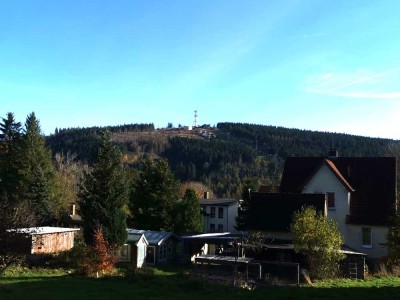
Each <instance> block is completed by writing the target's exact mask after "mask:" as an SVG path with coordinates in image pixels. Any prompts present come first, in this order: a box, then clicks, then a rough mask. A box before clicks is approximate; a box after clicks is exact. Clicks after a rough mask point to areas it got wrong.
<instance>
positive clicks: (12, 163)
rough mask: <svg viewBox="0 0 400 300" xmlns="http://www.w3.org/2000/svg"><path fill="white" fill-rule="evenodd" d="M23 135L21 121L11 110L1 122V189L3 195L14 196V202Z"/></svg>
mask: <svg viewBox="0 0 400 300" xmlns="http://www.w3.org/2000/svg"><path fill="white" fill-rule="evenodd" d="M21 137H22V128H21V123H20V122H16V121H15V119H14V114H13V113H11V112H9V113H8V114H7V118H2V123H0V191H1V194H2V195H3V197H7V198H13V202H15V201H16V199H17V198H18V195H17V186H18V182H19V175H18V170H19V167H20V165H19V164H20V160H19V155H20V147H21Z"/></svg>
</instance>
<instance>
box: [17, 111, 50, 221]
mask: <svg viewBox="0 0 400 300" xmlns="http://www.w3.org/2000/svg"><path fill="white" fill-rule="evenodd" d="M19 174H20V176H21V185H20V187H19V188H20V190H21V192H22V195H23V197H24V198H25V199H26V200H27V201H28V202H29V203H30V207H31V209H32V212H33V213H34V214H36V216H37V217H38V222H39V224H38V225H40V224H46V223H48V222H49V221H50V220H51V219H52V218H53V213H54V211H53V209H54V202H55V197H56V189H57V188H56V181H55V170H54V165H53V162H52V159H51V152H50V150H49V149H48V148H47V147H46V146H45V139H44V137H43V136H42V134H41V129H40V125H39V120H38V119H37V118H36V115H35V113H34V112H32V113H31V114H30V115H28V117H27V118H26V122H25V130H24V134H23V137H22V143H21V169H20V173H19Z"/></svg>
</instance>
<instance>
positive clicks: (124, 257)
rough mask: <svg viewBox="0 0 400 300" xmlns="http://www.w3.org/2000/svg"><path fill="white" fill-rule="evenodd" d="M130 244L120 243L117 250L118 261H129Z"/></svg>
mask: <svg viewBox="0 0 400 300" xmlns="http://www.w3.org/2000/svg"><path fill="white" fill-rule="evenodd" d="M130 248H131V247H130V245H128V244H124V245H122V247H121V249H120V250H119V255H118V256H119V260H120V261H130V255H129V253H130Z"/></svg>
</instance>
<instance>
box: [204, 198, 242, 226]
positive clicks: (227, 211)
mask: <svg viewBox="0 0 400 300" xmlns="http://www.w3.org/2000/svg"><path fill="white" fill-rule="evenodd" d="M203 207H204V208H205V211H204V212H205V213H206V215H204V217H203V231H204V232H211V231H212V230H211V229H210V228H211V224H214V226H215V230H214V232H218V231H224V232H227V231H229V232H236V229H235V225H236V221H235V218H236V216H237V210H238V204H233V205H229V206H218V205H206V206H203ZM211 207H215V217H214V218H211ZM219 207H222V209H223V217H222V218H219V217H218V208H219ZM218 225H222V230H218Z"/></svg>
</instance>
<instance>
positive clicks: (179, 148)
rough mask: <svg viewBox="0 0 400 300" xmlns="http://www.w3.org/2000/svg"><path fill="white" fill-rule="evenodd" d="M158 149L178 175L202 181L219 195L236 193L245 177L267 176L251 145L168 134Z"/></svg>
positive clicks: (262, 178) (264, 178)
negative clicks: (165, 143)
mask: <svg viewBox="0 0 400 300" xmlns="http://www.w3.org/2000/svg"><path fill="white" fill-rule="evenodd" d="M169 144H170V146H169V148H168V149H167V150H166V151H164V152H163V153H162V155H163V156H164V157H165V158H167V159H168V163H169V165H170V167H171V169H172V170H173V172H174V174H175V175H176V176H177V178H178V179H180V180H182V181H202V182H204V183H206V184H207V185H208V186H210V187H212V189H213V191H214V193H215V194H216V195H217V196H219V197H230V196H233V197H234V196H239V195H240V193H241V190H242V185H243V182H244V180H245V179H249V178H251V179H252V180H255V181H261V182H262V183H269V182H270V181H271V179H270V178H269V176H270V175H271V174H269V173H268V170H269V169H268V167H267V165H266V164H265V162H264V161H263V160H261V159H259V157H258V156H257V153H256V151H255V150H254V149H252V148H251V147H248V146H246V145H242V144H240V143H233V142H226V141H219V140H211V141H205V140H196V139H187V138H179V137H175V138H171V139H170V140H169Z"/></svg>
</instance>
